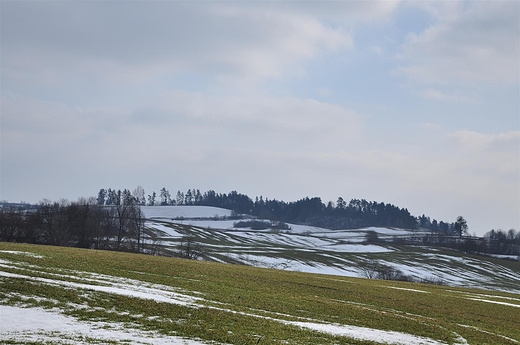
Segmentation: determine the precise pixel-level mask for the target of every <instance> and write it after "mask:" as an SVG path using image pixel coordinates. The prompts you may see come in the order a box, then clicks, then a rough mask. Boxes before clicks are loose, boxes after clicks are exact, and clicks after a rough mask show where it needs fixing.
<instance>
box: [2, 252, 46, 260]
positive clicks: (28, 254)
mask: <svg viewBox="0 0 520 345" xmlns="http://www.w3.org/2000/svg"><path fill="white" fill-rule="evenodd" d="M0 252H2V253H7V254H16V255H25V256H31V257H33V258H38V259H41V258H43V256H41V255H39V254H34V253H29V252H20V251H16V250H0Z"/></svg>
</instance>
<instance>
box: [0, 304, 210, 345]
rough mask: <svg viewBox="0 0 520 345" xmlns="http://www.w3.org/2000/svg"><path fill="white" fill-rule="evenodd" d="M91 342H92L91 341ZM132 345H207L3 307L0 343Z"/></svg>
mask: <svg viewBox="0 0 520 345" xmlns="http://www.w3.org/2000/svg"><path fill="white" fill-rule="evenodd" d="M89 338H90V339H89ZM93 339H95V340H96V343H109V342H110V343H113V342H117V343H131V344H143V345H163V344H169V345H202V344H204V343H201V342H198V341H194V340H188V339H183V338H181V337H175V336H164V335H161V334H159V333H157V332H146V331H141V330H137V329H134V328H132V327H125V326H124V325H121V324H117V323H107V322H87V321H79V320H77V319H75V318H72V317H70V316H66V315H62V314H60V313H59V310H46V309H42V308H20V307H14V306H3V305H0V340H1V341H6V342H7V341H15V342H16V343H21V342H44V343H52V344H85V345H86V344H92V343H93V341H92V340H93Z"/></svg>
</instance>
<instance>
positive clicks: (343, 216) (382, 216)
mask: <svg viewBox="0 0 520 345" xmlns="http://www.w3.org/2000/svg"><path fill="white" fill-rule="evenodd" d="M118 195H132V196H133V197H134V198H135V199H136V200H137V202H138V203H139V204H140V205H148V206H166V205H198V206H214V207H221V208H226V209H230V210H233V211H234V212H236V213H237V214H250V215H253V216H256V217H259V218H263V219H270V220H274V221H283V222H288V223H298V224H307V225H312V226H319V227H324V228H328V229H355V228H361V227H368V226H388V227H398V228H407V229H416V228H418V227H420V228H422V229H428V230H431V231H438V232H442V233H446V234H448V233H454V232H456V228H455V226H456V224H455V223H445V222H443V221H440V222H437V220H435V219H433V220H430V218H429V217H426V216H425V215H423V216H421V217H418V218H416V217H414V216H413V215H411V214H410V212H409V211H408V210H407V209H406V208H399V207H397V206H395V205H392V204H388V203H387V204H385V203H382V202H379V203H378V202H375V201H367V200H365V199H352V200H350V201H349V202H346V201H345V200H344V199H343V198H342V197H339V198H338V199H337V202H336V203H334V202H332V201H329V202H328V203H327V204H325V203H323V201H322V200H321V198H319V197H314V198H308V197H306V198H303V199H300V200H297V201H294V202H285V201H280V200H276V199H268V198H264V197H262V196H260V197H256V198H255V199H254V201H253V199H252V198H250V197H249V196H247V195H245V194H241V193H238V192H237V191H231V192H230V193H228V194H226V193H217V192H215V191H214V190H209V191H206V192H203V193H202V192H201V191H200V190H199V189H188V190H187V191H186V192H181V191H177V193H176V194H175V195H176V196H175V197H172V195H171V194H170V192H169V191H168V190H167V189H166V188H162V189H161V190H160V191H159V194H157V193H156V192H155V191H154V192H152V193H151V194H149V195H148V196H147V197H146V195H145V192H144V189H143V188H142V187H137V188H136V189H135V190H134V191H133V192H130V191H129V190H126V189H125V190H123V191H122V192H121V191H116V190H114V189H111V188H109V189H101V190H100V191H99V193H98V197H97V203H98V205H112V204H113V203H114V200H117V199H118Z"/></svg>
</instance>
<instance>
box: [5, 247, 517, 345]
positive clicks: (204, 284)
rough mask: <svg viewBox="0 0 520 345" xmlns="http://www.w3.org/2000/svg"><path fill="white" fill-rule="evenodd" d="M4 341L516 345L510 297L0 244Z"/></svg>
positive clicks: (513, 299)
mask: <svg viewBox="0 0 520 345" xmlns="http://www.w3.org/2000/svg"><path fill="white" fill-rule="evenodd" d="M0 319H1V320H0V321H1V322H0V342H2V343H4V344H26V343H30V344H50V343H52V344H70V343H74V344H111V343H113V344H115V343H129V344H188V345H201V344H307V345H312V344H354V345H355V344H365V345H367V344H383V343H385V344H402V345H403V344H406V345H420V344H430V345H446V344H460V345H462V344H478V345H483V344H504V345H507V344H517V343H518V342H519V341H520V330H519V329H518V327H517V321H518V319H520V298H519V295H518V294H510V293H504V292H489V291H484V290H477V289H462V288H453V287H443V286H435V285H425V284H417V283H408V282H394V281H392V282H391V281H379V280H367V279H358V278H349V277H340V276H330V275H318V274H309V273H299V272H287V271H283V270H273V269H261V268H255V267H248V266H243V265H223V264H219V263H211V262H204V261H196V260H183V259H177V258H167V257H158V256H150V255H139V254H130V253H121V252H110V251H98V250H88V249H78V248H66V247H53V246H39V245H24V244H13V243H0Z"/></svg>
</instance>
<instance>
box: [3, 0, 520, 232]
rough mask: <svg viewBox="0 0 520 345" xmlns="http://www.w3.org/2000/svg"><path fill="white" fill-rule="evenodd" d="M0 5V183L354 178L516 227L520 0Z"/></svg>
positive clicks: (319, 187) (303, 184) (319, 186)
mask: <svg viewBox="0 0 520 345" xmlns="http://www.w3.org/2000/svg"><path fill="white" fill-rule="evenodd" d="M0 6H1V9H0V10H1V18H0V19H1V60H0V61H1V70H0V73H1V74H0V76H1V189H0V199H5V200H8V201H11V202H19V201H26V202H31V203H33V202H38V201H40V200H42V199H43V198H48V199H51V200H59V199H60V198H66V199H69V200H76V199H77V198H78V197H88V196H95V195H96V194H97V192H98V191H99V189H100V188H115V189H124V188H127V189H130V190H133V189H134V188H135V187H136V186H137V185H141V186H143V187H144V189H145V191H146V193H147V194H151V192H152V191H156V192H159V190H160V189H161V188H162V187H166V188H167V189H168V190H170V192H171V193H172V194H174V193H176V192H177V190H181V191H186V190H187V189H188V188H198V189H200V190H201V191H206V190H209V189H213V190H215V191H217V192H220V193H228V192H230V191H231V190H237V191H238V192H241V193H245V194H248V195H249V196H251V197H253V198H254V197H255V196H260V195H263V196H264V197H268V198H271V199H272V198H276V199H279V200H285V201H294V200H297V199H300V198H303V197H306V196H309V197H313V196H319V197H321V198H322V200H323V201H324V202H325V203H326V202H328V201H329V200H330V201H336V200H337V198H338V197H339V196H342V197H343V198H345V199H347V200H350V199H351V198H358V199H362V198H364V199H367V200H369V201H372V200H374V201H378V202H381V201H383V202H385V203H393V204H395V205H397V206H399V207H406V208H408V210H409V211H410V212H411V213H412V214H414V215H421V214H423V213H424V214H426V215H428V216H430V217H433V218H436V219H437V220H443V221H449V222H452V221H455V219H456V217H457V216H458V215H463V216H464V217H465V218H466V219H467V221H468V225H469V227H470V232H471V233H473V232H475V233H477V234H479V235H482V234H483V233H484V232H486V231H488V230H490V229H491V228H495V229H498V228H501V229H504V230H507V229H510V228H515V229H517V230H520V115H519V114H520V99H519V97H520V62H519V61H520V48H519V45H520V19H519V17H520V2H518V1H467V2H453V1H450V2H425V1H420V2H418V1H417V2H415V1H414V2H400V1H395V2H390V1H384V2H383V1H381V2H376V1H373V2H370V1H343V2H339V1H335V2H323V1H320V2H318V1H316V2H312V1H307V2H232V1H225V2H218V1H211V2H195V1H193V2H174V1H157V2H148V1H106V2H104V1H103V2H102V1H78V2H65V1H37V2H32V1H1V2H0Z"/></svg>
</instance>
